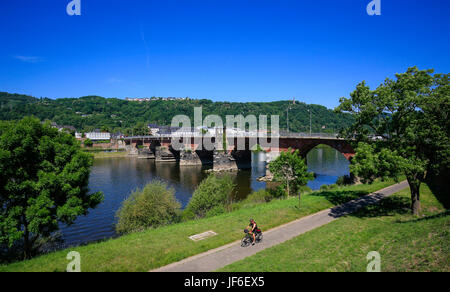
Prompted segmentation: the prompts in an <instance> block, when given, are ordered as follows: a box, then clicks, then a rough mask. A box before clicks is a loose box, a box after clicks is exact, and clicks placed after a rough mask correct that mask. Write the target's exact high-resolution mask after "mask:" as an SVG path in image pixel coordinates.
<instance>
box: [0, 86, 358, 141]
mask: <svg viewBox="0 0 450 292" xmlns="http://www.w3.org/2000/svg"><path fill="white" fill-rule="evenodd" d="M199 106H201V107H203V118H204V117H206V116H207V115H209V114H217V115H220V116H221V117H222V118H224V121H225V116H226V115H238V114H243V115H245V116H246V115H250V114H253V115H256V116H258V115H261V114H265V115H279V116H280V128H282V129H286V110H287V108H288V106H290V107H291V109H290V110H289V128H290V129H291V130H292V131H296V132H309V113H308V109H311V112H312V131H313V132H336V131H338V130H339V129H340V128H343V127H347V126H349V125H350V124H351V122H352V120H351V116H350V115H347V114H337V113H334V112H333V111H332V110H330V109H327V108H326V107H324V106H321V105H307V104H305V103H301V102H296V104H294V105H293V104H292V101H276V102H252V103H236V102H233V103H229V102H212V101H210V100H206V99H201V100H172V101H164V100H154V101H147V102H136V101H126V100H123V99H117V98H103V97H99V96H86V97H81V98H60V99H48V98H34V97H31V96H26V95H20V94H9V93H5V92H0V120H18V119H21V118H22V117H24V116H29V115H34V116H36V117H38V118H39V119H41V120H46V119H48V120H51V121H53V122H56V123H57V124H59V125H64V126H74V127H75V128H77V130H79V131H90V130H92V129H94V128H102V127H103V128H107V129H109V130H111V131H120V130H122V131H124V130H125V129H127V128H132V127H135V126H136V125H137V124H138V123H139V124H141V125H143V124H144V123H155V124H160V125H170V123H171V120H172V117H173V116H175V115H177V114H184V115H188V116H190V117H191V119H192V121H193V114H194V107H199Z"/></svg>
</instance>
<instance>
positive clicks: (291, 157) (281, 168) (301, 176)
mask: <svg viewBox="0 0 450 292" xmlns="http://www.w3.org/2000/svg"><path fill="white" fill-rule="evenodd" d="M269 170H270V172H271V173H272V174H273V178H274V180H275V181H278V182H282V183H283V187H285V188H286V191H287V194H288V196H289V195H290V193H291V190H292V191H293V192H298V199H299V206H300V199H301V193H300V191H299V188H300V187H301V186H305V185H306V184H307V183H308V181H310V180H313V179H314V175H313V174H312V173H311V172H308V166H307V165H306V163H305V160H304V159H303V158H302V157H301V156H300V152H299V150H298V149H297V150H295V151H292V149H289V150H288V151H287V152H282V153H281V154H280V156H278V157H277V159H275V160H274V161H272V162H271V163H270V164H269Z"/></svg>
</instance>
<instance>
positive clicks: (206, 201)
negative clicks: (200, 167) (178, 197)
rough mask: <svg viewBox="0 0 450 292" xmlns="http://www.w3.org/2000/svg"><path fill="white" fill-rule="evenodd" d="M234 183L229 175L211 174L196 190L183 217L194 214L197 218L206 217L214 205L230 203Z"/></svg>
mask: <svg viewBox="0 0 450 292" xmlns="http://www.w3.org/2000/svg"><path fill="white" fill-rule="evenodd" d="M234 186H235V185H234V183H233V180H232V178H231V177H230V176H229V175H226V176H223V177H218V176H216V175H215V174H211V175H209V176H208V177H207V178H206V179H205V180H203V181H202V182H201V183H200V185H199V186H198V188H197V189H196V190H195V192H194V195H193V196H192V198H191V200H190V201H189V204H188V205H187V207H186V210H185V211H184V212H185V213H186V214H184V215H183V218H188V215H189V214H190V213H191V216H192V215H194V216H195V217H197V218H202V217H205V215H206V213H207V212H208V211H209V210H211V209H212V208H214V207H217V206H225V205H227V204H228V202H229V199H230V198H231V196H232V192H233V189H234Z"/></svg>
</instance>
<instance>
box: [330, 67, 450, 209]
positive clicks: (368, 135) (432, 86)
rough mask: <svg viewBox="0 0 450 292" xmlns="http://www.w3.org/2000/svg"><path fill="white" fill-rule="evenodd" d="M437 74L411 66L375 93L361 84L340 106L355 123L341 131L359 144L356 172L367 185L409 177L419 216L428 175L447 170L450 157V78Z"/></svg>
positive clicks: (341, 100) (353, 165)
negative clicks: (423, 183)
mask: <svg viewBox="0 0 450 292" xmlns="http://www.w3.org/2000/svg"><path fill="white" fill-rule="evenodd" d="M432 73H433V70H424V71H421V70H419V69H418V68H417V67H412V68H409V69H408V70H407V72H406V73H402V74H396V80H392V79H389V78H388V79H386V80H385V82H384V83H383V84H381V85H380V86H379V87H378V88H377V89H376V90H370V88H369V87H368V86H366V84H365V82H362V83H360V84H358V86H357V87H356V90H355V91H353V92H352V93H351V94H350V98H344V97H343V98H341V99H340V105H339V107H337V108H336V111H338V112H346V113H351V114H352V115H353V117H354V120H355V122H354V124H353V125H352V126H351V127H349V128H347V129H346V130H344V131H342V133H341V135H342V136H343V137H346V138H348V139H354V141H355V143H357V145H358V147H357V149H356V156H355V157H354V158H353V160H352V165H351V171H352V172H353V173H354V174H355V175H358V176H361V177H362V178H363V179H364V180H366V181H373V180H374V179H375V178H377V177H382V178H386V177H391V178H396V179H397V178H398V177H399V176H400V175H401V174H404V175H405V176H406V178H407V180H408V183H409V186H410V189H411V210H412V213H413V214H415V215H418V214H419V212H420V185H421V183H422V182H423V181H424V180H425V177H426V174H427V171H430V170H432V169H435V168H439V167H441V166H443V165H444V166H446V167H448V165H449V159H450V158H449V157H450V154H449V153H450V142H449V131H450V126H449V117H448V114H449V111H450V108H449V104H450V87H449V74H446V75H442V74H435V75H432Z"/></svg>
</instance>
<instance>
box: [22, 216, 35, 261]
mask: <svg viewBox="0 0 450 292" xmlns="http://www.w3.org/2000/svg"><path fill="white" fill-rule="evenodd" d="M22 221H23V226H24V228H23V229H24V230H23V258H24V260H27V259H29V258H31V249H32V245H33V243H32V242H31V241H30V231H29V230H28V222H27V219H26V217H25V215H22Z"/></svg>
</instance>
